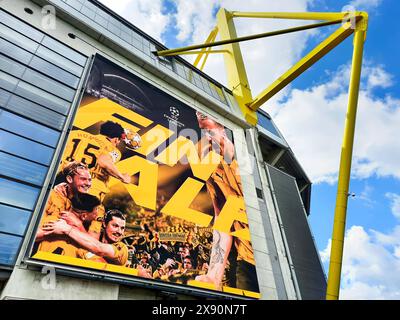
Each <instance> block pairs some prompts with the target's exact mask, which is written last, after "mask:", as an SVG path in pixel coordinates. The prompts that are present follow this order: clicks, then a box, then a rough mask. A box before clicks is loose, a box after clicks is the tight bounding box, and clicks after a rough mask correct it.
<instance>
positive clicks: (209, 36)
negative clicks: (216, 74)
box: [193, 27, 218, 70]
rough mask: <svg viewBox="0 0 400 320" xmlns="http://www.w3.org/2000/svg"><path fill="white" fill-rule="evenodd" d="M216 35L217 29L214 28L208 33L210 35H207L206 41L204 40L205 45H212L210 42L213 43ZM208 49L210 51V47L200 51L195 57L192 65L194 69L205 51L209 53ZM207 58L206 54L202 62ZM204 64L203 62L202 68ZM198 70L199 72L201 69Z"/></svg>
mask: <svg viewBox="0 0 400 320" xmlns="http://www.w3.org/2000/svg"><path fill="white" fill-rule="evenodd" d="M217 34H218V27H215V28H214V29H213V30H212V31H211V32H210V34H209V35H208V37H207V39H206V41H205V42H204V43H206V44H207V43H212V42H214V40H215V38H216V37H217ZM209 49H210V47H208V48H203V49H201V51H200V53H199V55H198V56H197V58H196V60H195V61H194V63H193V65H194V66H195V67H197V65H198V64H199V62H200V60H201V58H202V57H203V55H204V54H205V52H206V51H209ZM207 57H208V54H206V56H205V58H204V61H206V60H207ZM204 63H205V62H203V66H204ZM200 70H201V69H200Z"/></svg>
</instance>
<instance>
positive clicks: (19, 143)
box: [0, 130, 54, 165]
mask: <svg viewBox="0 0 400 320" xmlns="http://www.w3.org/2000/svg"><path fill="white" fill-rule="evenodd" d="M0 151H6V152H8V153H11V154H14V155H16V156H20V157H23V158H25V159H28V160H32V161H36V162H39V163H41V164H44V165H49V164H50V162H51V157H52V155H53V153H54V149H52V148H49V147H46V146H44V145H41V144H39V143H36V142H33V141H31V140H28V139H25V138H22V137H19V136H16V135H14V134H12V133H9V132H6V131H3V130H0Z"/></svg>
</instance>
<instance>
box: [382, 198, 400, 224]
mask: <svg viewBox="0 0 400 320" xmlns="http://www.w3.org/2000/svg"><path fill="white" fill-rule="evenodd" d="M385 196H386V197H387V198H388V199H390V202H391V205H390V207H391V210H392V213H393V215H394V216H395V217H396V218H398V219H400V194H396V193H390V192H388V193H386V195H385Z"/></svg>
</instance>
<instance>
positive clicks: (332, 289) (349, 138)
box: [326, 14, 368, 300]
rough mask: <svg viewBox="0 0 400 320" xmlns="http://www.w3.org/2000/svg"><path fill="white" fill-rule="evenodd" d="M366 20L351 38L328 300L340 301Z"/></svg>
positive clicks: (361, 22)
mask: <svg viewBox="0 0 400 320" xmlns="http://www.w3.org/2000/svg"><path fill="white" fill-rule="evenodd" d="M367 21H368V16H367V14H363V19H362V20H360V21H359V22H358V23H357V25H356V31H355V35H354V43H353V45H354V49H353V61H352V65H351V75H350V85H349V102H348V108H347V115H346V122H345V128H344V136H343V144H342V152H341V156H340V167H339V180H338V188H337V195H336V207H335V217H334V223H333V232H332V247H331V256H330V262H329V274H328V287H327V290H326V299H327V300H337V299H339V290H340V275H341V271H342V259H343V246H344V236H345V230H346V212H347V201H348V194H349V182H350V172H351V158H352V154H353V142H354V130H355V125H356V114H357V102H358V92H359V86H360V75H361V66H362V56H363V49H364V41H365V36H366V31H367Z"/></svg>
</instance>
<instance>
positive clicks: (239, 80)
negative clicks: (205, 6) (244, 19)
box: [217, 8, 257, 126]
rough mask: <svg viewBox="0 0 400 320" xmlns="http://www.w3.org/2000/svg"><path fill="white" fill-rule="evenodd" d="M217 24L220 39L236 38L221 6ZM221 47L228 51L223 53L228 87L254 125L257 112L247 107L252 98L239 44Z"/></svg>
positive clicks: (233, 29) (245, 116) (229, 18)
mask: <svg viewBox="0 0 400 320" xmlns="http://www.w3.org/2000/svg"><path fill="white" fill-rule="evenodd" d="M217 25H218V30H219V35H220V38H221V40H222V41H223V40H230V39H235V38H237V35H236V29H235V25H234V23H233V20H232V19H231V16H230V14H229V12H228V11H227V10H225V9H223V8H221V9H220V10H219V11H218V13H217ZM223 48H224V49H225V50H228V51H229V53H225V54H224V61H225V69H226V72H227V76H228V79H227V80H228V87H229V88H230V89H231V90H232V93H233V95H234V96H235V98H236V101H237V102H238V105H239V107H240V110H241V111H242V113H243V116H244V118H245V119H246V121H247V122H248V123H250V124H251V125H254V126H255V125H257V114H256V112H254V111H252V110H250V109H249V108H248V107H247V104H248V103H250V102H251V101H252V100H253V98H252V96H251V90H250V85H249V81H248V79H247V74H246V68H245V66H244V62H243V57H242V53H241V51H240V47H239V44H238V43H229V44H225V45H224V46H223Z"/></svg>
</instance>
